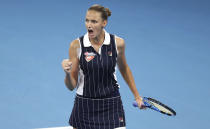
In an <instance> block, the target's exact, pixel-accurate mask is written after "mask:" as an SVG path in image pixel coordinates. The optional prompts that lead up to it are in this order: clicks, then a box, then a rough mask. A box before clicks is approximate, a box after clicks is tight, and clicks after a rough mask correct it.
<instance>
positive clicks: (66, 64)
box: [61, 59, 72, 74]
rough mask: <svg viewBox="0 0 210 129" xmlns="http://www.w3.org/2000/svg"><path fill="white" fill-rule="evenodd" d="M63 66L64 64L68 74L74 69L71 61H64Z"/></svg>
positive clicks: (63, 66)
mask: <svg viewBox="0 0 210 129" xmlns="http://www.w3.org/2000/svg"><path fill="white" fill-rule="evenodd" d="M61 64H62V68H63V70H64V71H65V72H66V73H68V74H70V72H71V68H72V62H71V61H70V60H69V59H64V60H63V61H62V63H61Z"/></svg>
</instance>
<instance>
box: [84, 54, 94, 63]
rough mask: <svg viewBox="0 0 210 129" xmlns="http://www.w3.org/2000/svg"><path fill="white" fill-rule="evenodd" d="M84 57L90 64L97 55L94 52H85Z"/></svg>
mask: <svg viewBox="0 0 210 129" xmlns="http://www.w3.org/2000/svg"><path fill="white" fill-rule="evenodd" d="M84 55H85V60H86V61H87V62H89V61H91V60H92V59H93V58H94V57H95V55H96V54H95V53H93V52H85V53H84Z"/></svg>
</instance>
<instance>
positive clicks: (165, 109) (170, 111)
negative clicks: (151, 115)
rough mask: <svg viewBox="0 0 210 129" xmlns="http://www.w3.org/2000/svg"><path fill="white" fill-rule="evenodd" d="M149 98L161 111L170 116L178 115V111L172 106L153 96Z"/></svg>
mask: <svg viewBox="0 0 210 129" xmlns="http://www.w3.org/2000/svg"><path fill="white" fill-rule="evenodd" d="M147 99H148V101H149V103H150V104H151V105H153V106H154V107H156V108H158V109H159V110H160V112H161V113H163V114H167V115H169V116H171V115H174V116H175V115H176V112H175V111H174V110H173V109H171V108H170V107H168V106H166V105H165V104H163V103H161V102H159V101H157V100H155V99H153V98H147Z"/></svg>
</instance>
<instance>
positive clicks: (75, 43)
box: [70, 39, 80, 49]
mask: <svg viewBox="0 0 210 129" xmlns="http://www.w3.org/2000/svg"><path fill="white" fill-rule="evenodd" d="M71 48H72V49H77V48H80V42H79V40H78V39H75V40H73V41H72V42H71V44H70V49H71Z"/></svg>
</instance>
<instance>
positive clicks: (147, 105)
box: [133, 100, 151, 107]
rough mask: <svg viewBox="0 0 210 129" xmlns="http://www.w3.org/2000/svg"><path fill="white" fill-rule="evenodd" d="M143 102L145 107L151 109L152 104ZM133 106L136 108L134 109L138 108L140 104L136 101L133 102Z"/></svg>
mask: <svg viewBox="0 0 210 129" xmlns="http://www.w3.org/2000/svg"><path fill="white" fill-rule="evenodd" d="M143 102H144V106H145V107H150V106H151V105H150V104H148V103H147V102H145V101H144V100H143ZM133 106H134V107H138V103H137V102H136V101H134V102H133Z"/></svg>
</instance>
